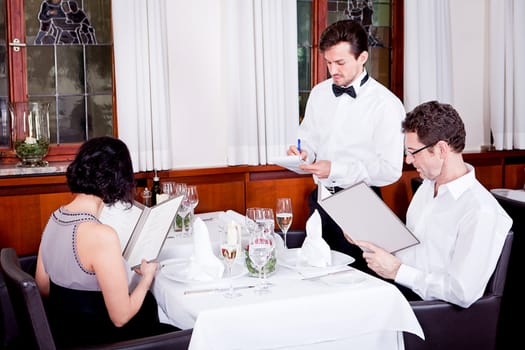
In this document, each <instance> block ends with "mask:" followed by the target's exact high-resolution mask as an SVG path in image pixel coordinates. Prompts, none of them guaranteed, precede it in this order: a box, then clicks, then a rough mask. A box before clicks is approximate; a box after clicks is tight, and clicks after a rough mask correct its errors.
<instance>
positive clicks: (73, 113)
mask: <svg viewBox="0 0 525 350" xmlns="http://www.w3.org/2000/svg"><path fill="white" fill-rule="evenodd" d="M57 114H58V116H57V121H58V128H57V140H58V141H57V143H76V142H83V141H84V140H86V139H87V138H86V131H87V130H86V129H87V126H86V105H85V103H84V97H83V96H68V97H59V98H58V113H57Z"/></svg>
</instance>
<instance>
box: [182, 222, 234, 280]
mask: <svg viewBox="0 0 525 350" xmlns="http://www.w3.org/2000/svg"><path fill="white" fill-rule="evenodd" d="M181 272H182V273H183V275H184V276H185V277H186V279H188V280H194V281H213V280H217V279H220V278H222V275H223V273H224V264H223V263H222V261H221V260H220V259H219V258H218V257H217V256H216V255H215V254H213V249H212V245H211V241H210V234H209V232H208V227H207V226H206V224H205V223H204V221H202V219H201V218H199V217H197V218H195V222H194V223H193V254H192V255H191V257H190V261H189V263H188V264H187V265H186V266H185V267H183V271H181Z"/></svg>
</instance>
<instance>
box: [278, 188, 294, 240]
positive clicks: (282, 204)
mask: <svg viewBox="0 0 525 350" xmlns="http://www.w3.org/2000/svg"><path fill="white" fill-rule="evenodd" d="M275 217H276V219H277V225H279V228H280V229H281V231H282V232H283V237H284V248H285V249H286V248H287V245H286V234H287V233H288V230H289V229H290V226H291V225H292V220H293V211H292V199H291V198H277V204H276V207H275Z"/></svg>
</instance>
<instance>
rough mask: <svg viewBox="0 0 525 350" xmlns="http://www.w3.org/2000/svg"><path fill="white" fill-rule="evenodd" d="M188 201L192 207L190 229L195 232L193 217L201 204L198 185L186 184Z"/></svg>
mask: <svg viewBox="0 0 525 350" xmlns="http://www.w3.org/2000/svg"><path fill="white" fill-rule="evenodd" d="M186 199H187V201H186V203H187V204H188V205H189V207H190V213H189V215H190V220H189V231H190V233H191V232H193V218H194V217H195V208H196V207H197V205H198V204H199V192H197V186H195V185H188V186H186Z"/></svg>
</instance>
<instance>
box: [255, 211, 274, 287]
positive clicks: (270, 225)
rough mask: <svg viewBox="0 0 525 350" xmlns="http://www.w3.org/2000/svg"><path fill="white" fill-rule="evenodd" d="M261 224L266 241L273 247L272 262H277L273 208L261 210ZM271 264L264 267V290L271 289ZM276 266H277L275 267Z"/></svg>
mask: <svg viewBox="0 0 525 350" xmlns="http://www.w3.org/2000/svg"><path fill="white" fill-rule="evenodd" d="M258 222H259V224H260V225H262V228H263V231H264V235H265V236H266V239H268V240H269V242H270V246H271V248H272V249H271V252H270V258H269V261H270V260H275V245H276V241H275V236H274V235H275V221H274V216H273V209H272V208H260V211H259V221H258ZM269 265H270V264H266V265H265V266H263V285H262V287H263V289H268V288H269V287H270V284H269V283H268V280H267V276H268V273H270V272H271V271H269V268H270V266H269ZM274 266H275V265H274Z"/></svg>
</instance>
